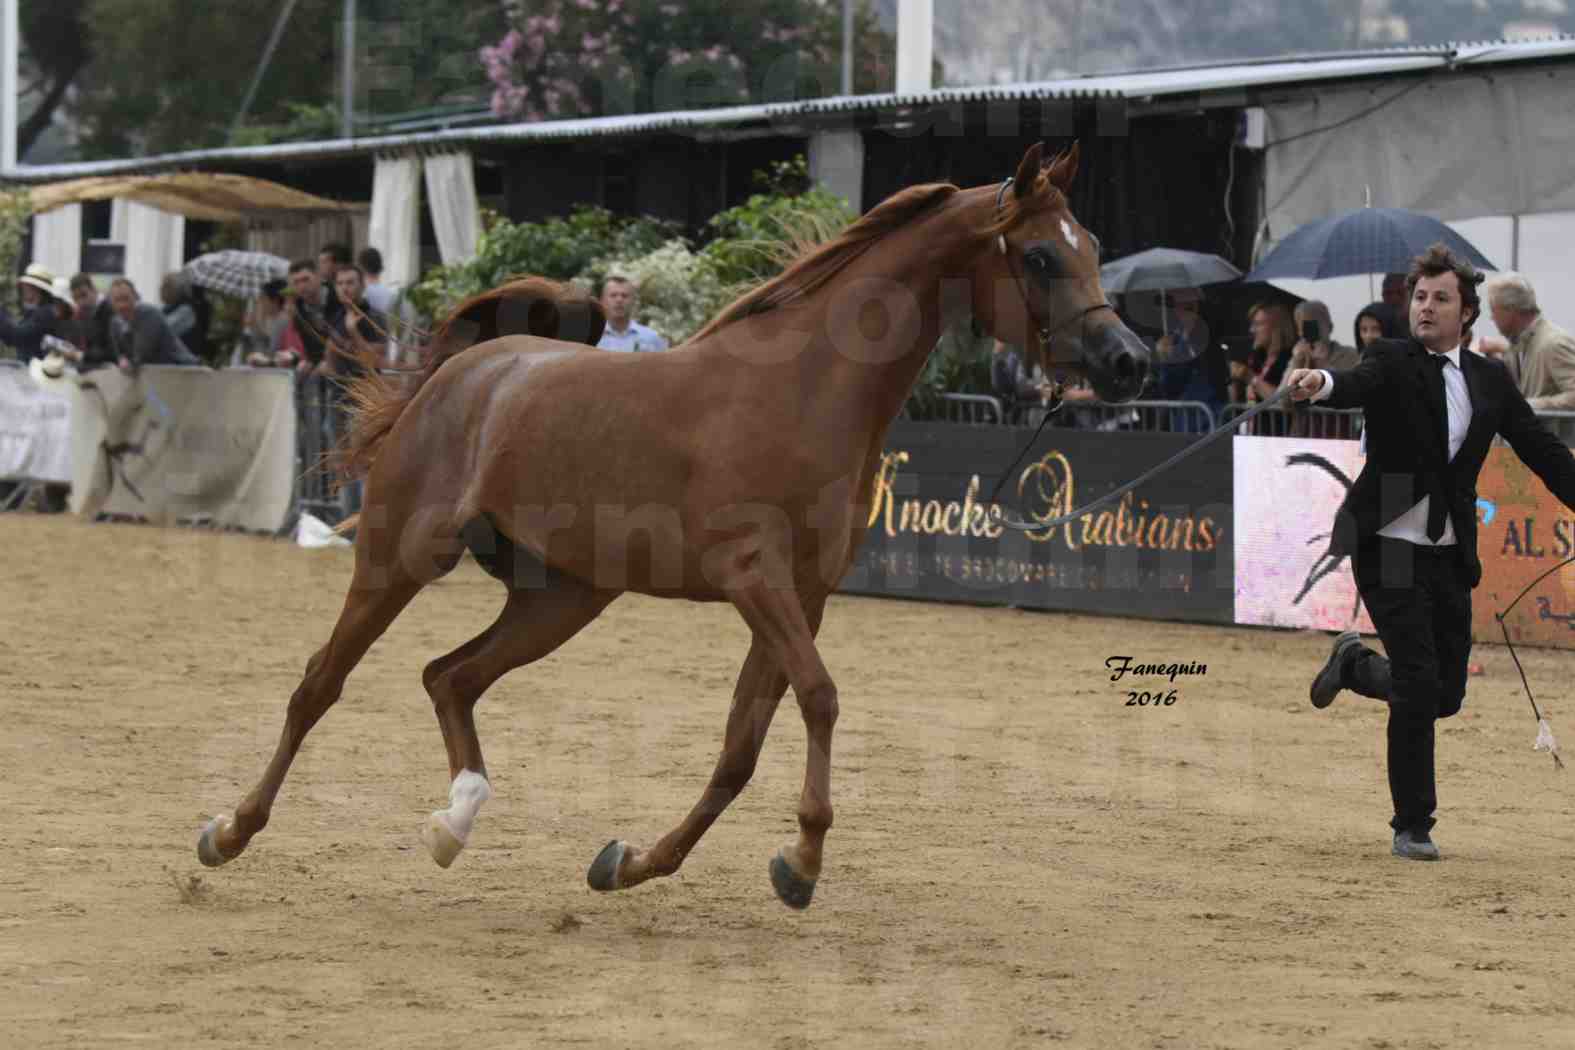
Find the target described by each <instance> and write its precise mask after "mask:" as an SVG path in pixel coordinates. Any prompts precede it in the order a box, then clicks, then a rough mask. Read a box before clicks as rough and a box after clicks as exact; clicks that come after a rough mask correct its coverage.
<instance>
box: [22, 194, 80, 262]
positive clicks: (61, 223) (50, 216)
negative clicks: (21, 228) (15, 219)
mask: <svg viewBox="0 0 1575 1050" xmlns="http://www.w3.org/2000/svg"><path fill="white" fill-rule="evenodd" d="M33 261H34V262H36V263H43V264H44V265H45V266H47V267H49V268H50V269H51V270H53V271H55V276H57V277H71V276H72V275H74V274H75V273H76V272H77V271H78V270H80V269H82V205H80V204H66V205H63V206H62V207H59V208H56V209H54V210H53V211H46V212H43V213H42V214H39V215H35V216H33Z"/></svg>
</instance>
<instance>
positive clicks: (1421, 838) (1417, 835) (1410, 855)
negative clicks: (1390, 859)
mask: <svg viewBox="0 0 1575 1050" xmlns="http://www.w3.org/2000/svg"><path fill="white" fill-rule="evenodd" d="M1389 852H1391V853H1393V854H1394V855H1395V856H1397V857H1404V858H1405V859H1406V860H1437V859H1438V857H1439V853H1438V847H1437V846H1435V845H1433V839H1432V836H1430V835H1429V834H1428V833H1427V832H1425V831H1397V832H1395V842H1394V846H1393V847H1391V848H1390V850H1389Z"/></svg>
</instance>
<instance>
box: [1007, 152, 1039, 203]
mask: <svg viewBox="0 0 1575 1050" xmlns="http://www.w3.org/2000/svg"><path fill="white" fill-rule="evenodd" d="M1044 150H1045V146H1044V143H1043V142H1036V143H1034V144H1033V145H1032V146H1029V147H1028V152H1027V153H1024V154H1023V159H1022V161H1021V163H1019V164H1018V165H1017V174H1016V175H1014V176H1012V192H1013V193H1014V194H1016V195H1017V196H1018V197H1020V198H1021V197H1026V196H1028V195H1029V194H1030V193H1032V192H1033V191H1034V183H1035V182H1037V181H1038V179H1039V165H1040V162H1041V158H1043V157H1044Z"/></svg>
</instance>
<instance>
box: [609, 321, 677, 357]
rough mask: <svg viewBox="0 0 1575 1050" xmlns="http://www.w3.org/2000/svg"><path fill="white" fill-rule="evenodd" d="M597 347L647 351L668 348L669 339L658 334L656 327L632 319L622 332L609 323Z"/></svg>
mask: <svg viewBox="0 0 1575 1050" xmlns="http://www.w3.org/2000/svg"><path fill="white" fill-rule="evenodd" d="M596 345H597V347H598V348H599V349H602V350H616V351H619V352H622V353H626V354H627V353H646V352H649V351H652V350H666V349H667V340H666V339H663V338H662V337H661V336H660V335H658V334H657V331H656V329H654V328H649V327H647V326H645V325H643V324H641V323H640V322H639V321H630V322H629V327H628V328H625V329H624V330H623V331H622V332H615V331H613V328H612V325H608V326H607V327H606V329H604V330H603V331H602V337H601V340H600V341H598V342H597V344H596Z"/></svg>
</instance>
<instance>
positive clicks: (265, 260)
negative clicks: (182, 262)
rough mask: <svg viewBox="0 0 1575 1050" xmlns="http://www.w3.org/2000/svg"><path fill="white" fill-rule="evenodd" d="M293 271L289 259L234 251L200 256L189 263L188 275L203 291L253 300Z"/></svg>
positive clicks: (186, 271)
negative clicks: (253, 297)
mask: <svg viewBox="0 0 1575 1050" xmlns="http://www.w3.org/2000/svg"><path fill="white" fill-rule="evenodd" d="M289 270H290V263H289V260H287V259H281V258H280V257H279V256H277V255H270V254H269V253H268V252H243V251H236V250H234V249H231V250H228V251H222V252H209V253H208V254H207V255H199V256H197V258H195V259H193V260H192V261H191V262H189V263H187V264H186V269H185V274H186V279H187V280H189V281H190V282H191V283H192V284H194V285H196V286H198V287H199V288H209V289H212V290H213V291H215V292H220V293H222V294H224V295H234V296H239V297H240V298H242V299H250V298H251V297H252V296H254V295H256V294H258V293H259V292H261V291H262V286H263V285H264V284H267V283H268V282H269V281H272V280H274V279H276V278H283V277H284V276H285V274H287V273H288V272H289Z"/></svg>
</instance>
